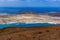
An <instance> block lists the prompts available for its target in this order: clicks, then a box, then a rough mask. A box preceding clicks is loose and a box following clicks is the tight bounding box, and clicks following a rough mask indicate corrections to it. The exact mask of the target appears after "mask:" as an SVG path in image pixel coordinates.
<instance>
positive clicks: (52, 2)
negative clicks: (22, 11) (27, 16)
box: [0, 0, 60, 7]
mask: <svg viewBox="0 0 60 40" xmlns="http://www.w3.org/2000/svg"><path fill="white" fill-rule="evenodd" d="M0 7H60V0H0Z"/></svg>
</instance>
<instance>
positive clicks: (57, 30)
mask: <svg viewBox="0 0 60 40" xmlns="http://www.w3.org/2000/svg"><path fill="white" fill-rule="evenodd" d="M0 40H60V26H49V27H34V28H17V27H13V28H5V29H3V30H0Z"/></svg>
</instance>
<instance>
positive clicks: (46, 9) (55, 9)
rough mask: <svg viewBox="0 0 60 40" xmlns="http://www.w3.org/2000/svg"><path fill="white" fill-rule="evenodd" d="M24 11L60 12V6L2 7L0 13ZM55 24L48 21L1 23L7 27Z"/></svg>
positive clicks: (1, 25)
mask: <svg viewBox="0 0 60 40" xmlns="http://www.w3.org/2000/svg"><path fill="white" fill-rule="evenodd" d="M24 11H32V12H36V13H47V12H60V8H59V7H0V14H21V13H22V12H24ZM53 25H54V24H48V23H43V24H41V23H37V24H25V23H14V24H0V28H5V27H10V26H11V27H12V26H13V27H14V26H18V27H36V26H53Z"/></svg>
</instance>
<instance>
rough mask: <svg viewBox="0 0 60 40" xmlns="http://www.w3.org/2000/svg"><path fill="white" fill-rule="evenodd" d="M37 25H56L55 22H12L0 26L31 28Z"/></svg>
mask: <svg viewBox="0 0 60 40" xmlns="http://www.w3.org/2000/svg"><path fill="white" fill-rule="evenodd" d="M39 26H56V25H55V24H48V23H36V24H25V23H13V24H2V25H0V28H1V29H2V28H6V27H22V28H31V27H39Z"/></svg>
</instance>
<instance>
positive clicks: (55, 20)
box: [0, 12, 60, 24]
mask: <svg viewBox="0 0 60 40" xmlns="http://www.w3.org/2000/svg"><path fill="white" fill-rule="evenodd" d="M49 14H50V15H51V16H50V15H49ZM49 14H36V13H33V12H24V13H22V14H0V24H11V23H18V22H21V23H26V24H32V23H49V24H60V17H57V16H52V14H53V15H56V14H58V13H49ZM58 15H59V14H58Z"/></svg>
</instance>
